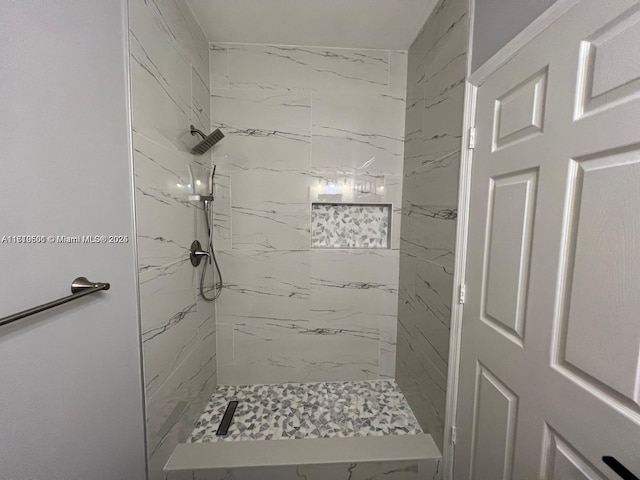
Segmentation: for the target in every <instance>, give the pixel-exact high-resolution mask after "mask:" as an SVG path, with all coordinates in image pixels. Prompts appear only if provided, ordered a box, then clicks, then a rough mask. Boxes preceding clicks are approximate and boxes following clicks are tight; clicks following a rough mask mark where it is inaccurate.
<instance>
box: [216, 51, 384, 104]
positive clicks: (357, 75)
mask: <svg viewBox="0 0 640 480" xmlns="http://www.w3.org/2000/svg"><path fill="white" fill-rule="evenodd" d="M227 46H228V52H229V85H230V86H231V87H233V88H253V89H255V88H259V89H264V90H313V91H360V92H379V93H385V92H388V90H389V52H388V51H383V50H355V49H338V48H315V47H295V46H276V45H247V44H227Z"/></svg>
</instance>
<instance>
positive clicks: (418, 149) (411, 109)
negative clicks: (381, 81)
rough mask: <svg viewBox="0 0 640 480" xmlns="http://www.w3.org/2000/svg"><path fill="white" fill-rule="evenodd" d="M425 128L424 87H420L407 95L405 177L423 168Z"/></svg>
mask: <svg viewBox="0 0 640 480" xmlns="http://www.w3.org/2000/svg"><path fill="white" fill-rule="evenodd" d="M423 127H424V87H423V86H422V85H420V86H417V87H415V88H411V89H410V90H409V92H408V93H407V102H406V111H405V137H404V164H403V173H404V175H405V176H407V175H409V174H410V173H411V172H413V171H414V170H416V169H417V168H419V167H421V166H422V164H423V162H424V154H425V152H424V150H423V142H422V138H423Z"/></svg>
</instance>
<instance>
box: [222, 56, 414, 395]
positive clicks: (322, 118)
mask: <svg viewBox="0 0 640 480" xmlns="http://www.w3.org/2000/svg"><path fill="white" fill-rule="evenodd" d="M210 65H211V121H212V126H211V128H216V127H219V128H220V129H222V131H223V132H224V133H225V135H226V137H225V138H224V139H223V140H222V141H221V142H220V143H219V144H218V145H216V147H215V150H214V152H213V161H214V163H216V164H217V165H218V184H217V186H216V188H217V191H216V203H215V213H216V222H215V223H216V244H217V246H218V249H219V253H218V258H219V260H220V265H221V268H222V273H223V276H224V278H225V289H224V290H223V292H222V295H221V297H220V299H219V301H218V304H217V310H216V312H217V315H216V316H217V322H218V331H217V333H218V368H219V377H218V378H219V381H220V383H222V384H247V383H278V382H286V381H298V382H302V381H329V380H359V379H370V378H379V377H393V376H394V372H395V333H396V310H397V280H398V279H397V272H398V247H399V232H400V230H399V226H400V225H399V223H400V222H399V220H400V219H399V206H400V189H401V174H402V157H403V138H404V106H405V86H406V52H396V51H386V50H350V49H333V48H312V47H295V46H294V47H285V46H276V45H250V44H212V45H211V47H210ZM372 158H373V159H374V160H375V161H373V162H371V163H370V164H369V165H368V166H366V167H364V168H359V167H362V165H363V164H365V162H367V161H369V160H370V159H372ZM359 179H360V180H362V179H367V180H369V181H376V182H378V184H379V185H380V186H381V187H384V188H383V189H382V190H381V192H383V193H381V194H380V195H368V196H356V198H355V200H356V201H360V202H376V203H392V204H393V205H394V207H395V214H394V215H393V225H392V232H391V248H390V249H372V250H367V249H362V250H317V249H311V248H310V245H311V238H310V237H311V235H310V224H311V218H310V217H311V213H310V205H311V202H313V201H316V200H318V198H319V195H320V194H322V193H323V191H324V190H325V188H326V187H327V184H328V183H330V182H333V183H335V184H336V191H338V190H340V192H341V193H342V194H343V201H344V200H345V199H347V198H351V199H354V197H353V195H352V193H353V192H352V190H350V187H349V186H345V182H347V184H348V182H350V181H352V182H353V181H358V180H359Z"/></svg>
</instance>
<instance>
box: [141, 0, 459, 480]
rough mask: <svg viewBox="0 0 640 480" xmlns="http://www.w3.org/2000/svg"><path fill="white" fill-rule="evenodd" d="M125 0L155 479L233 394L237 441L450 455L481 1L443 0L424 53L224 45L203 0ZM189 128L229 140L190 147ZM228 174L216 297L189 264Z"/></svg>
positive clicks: (217, 215) (418, 45)
mask: <svg viewBox="0 0 640 480" xmlns="http://www.w3.org/2000/svg"><path fill="white" fill-rule="evenodd" d="M129 4H130V6H129V9H130V26H129V27H130V45H131V46H130V48H131V58H130V64H131V72H132V73H131V75H132V82H131V83H132V85H131V89H132V103H133V119H132V120H133V121H132V123H133V138H134V154H135V157H134V170H135V182H136V215H137V228H138V260H139V274H140V284H141V290H140V302H141V312H142V328H143V332H142V342H143V348H144V370H145V391H146V403H147V437H148V456H149V470H150V478H161V471H162V468H163V466H164V465H165V463H166V461H167V458H168V457H169V455H170V454H171V452H172V451H173V450H174V447H175V446H176V445H177V444H178V443H183V442H186V441H187V440H188V439H190V440H191V441H196V442H202V440H203V438H204V437H205V436H206V435H209V434H210V430H211V429H212V428H213V425H214V424H215V423H217V421H219V417H220V416H221V414H222V411H221V410H223V406H224V405H226V401H228V400H229V399H231V398H232V397H233V398H236V399H238V400H239V401H240V402H241V404H242V399H243V398H244V399H245V401H246V402H249V403H251V404H252V405H255V408H253V409H251V408H250V409H248V410H247V409H246V404H245V405H244V408H245V410H244V411H243V410H242V408H243V407H242V406H241V407H239V411H238V414H237V417H238V418H237V421H238V423H237V426H239V427H240V428H242V426H243V425H244V428H243V431H244V433H243V432H242V431H240V430H236V431H235V433H234V432H230V437H234V435H235V437H236V439H243V438H244V439H256V438H260V439H263V438H268V439H273V438H292V435H291V432H292V431H293V432H294V435H293V437H295V436H296V435H295V432H298V433H299V432H300V431H302V430H305V429H306V430H309V431H308V432H307V433H306V438H317V437H334V436H337V437H340V436H347V437H348V436H352V435H365V436H367V435H382V434H387V435H388V434H390V433H391V434H392V435H391V436H393V435H395V434H410V435H416V434H422V432H425V433H426V434H430V435H431V436H432V437H433V439H434V440H435V442H436V443H437V444H438V445H439V446H440V448H442V442H443V425H444V396H445V389H446V381H445V379H446V366H447V356H448V339H449V327H448V321H449V312H450V306H451V290H452V285H451V283H452V264H453V245H454V236H455V219H456V208H457V207H456V205H457V200H456V198H457V176H458V165H459V158H460V137H461V125H462V99H463V91H464V85H463V84H464V72H465V68H464V66H465V62H466V54H465V47H466V42H467V35H468V33H467V32H468V24H467V23H468V22H467V9H466V8H467V4H466V2H463V1H462V0H441V1H440V2H439V3H438V4H437V5H436V6H435V8H434V11H433V13H432V14H431V17H430V19H429V20H428V22H427V24H426V25H425V27H424V28H423V30H422V31H421V33H420V35H419V36H418V38H417V39H416V42H415V43H414V45H412V47H411V48H410V49H409V51H408V52H406V51H390V50H366V49H342V48H322V47H309V46H291V45H256V44H237V43H208V42H207V40H206V38H205V36H204V34H203V33H202V30H201V29H200V27H199V25H198V23H197V21H196V19H195V17H194V15H193V13H192V12H191V9H190V8H189V6H188V4H187V3H186V1H185V0H177V1H175V2H170V1H164V0H158V1H152V0H132V1H130V2H129ZM407 88H408V90H407ZM190 124H193V125H195V126H196V127H197V128H199V129H201V130H205V131H210V130H214V129H216V128H220V130H221V131H222V132H223V133H224V135H225V138H224V139H223V140H222V141H221V142H220V143H218V144H217V145H215V146H214V147H213V149H212V150H211V153H209V152H208V153H206V154H205V155H203V156H197V155H193V154H191V152H190V149H191V147H192V146H193V145H195V143H197V141H198V139H197V138H194V137H192V136H191V135H190V133H189V125H190ZM212 164H215V165H216V174H215V182H214V191H213V194H214V197H215V200H214V203H213V206H214V225H213V245H214V247H215V250H216V256H217V259H218V262H219V264H220V269H221V271H222V276H223V281H224V288H223V291H222V294H221V296H220V297H219V298H218V299H217V300H216V302H215V303H209V302H206V301H205V300H204V299H203V298H201V296H200V295H199V293H198V288H197V287H198V283H199V275H200V272H201V270H200V269H194V268H193V267H192V265H191V263H190V261H189V246H190V244H191V242H192V241H193V240H194V239H198V240H200V242H201V243H202V244H203V245H206V243H207V231H206V225H205V223H204V213H203V208H202V204H201V203H199V202H197V201H190V200H189V199H188V196H189V194H192V193H194V192H195V193H205V192H206V189H207V181H208V177H209V175H210V169H211V166H212ZM212 270H213V269H209V270H208V272H209V273H208V274H207V278H206V279H205V284H206V285H207V288H208V289H211V288H212V285H213V283H214V279H213V277H211V273H210V272H211V271H212ZM397 337H398V338H397ZM396 338H397V339H396ZM396 359H397V360H396ZM394 379H397V381H398V383H397V384H396V382H395V380H394ZM335 382H338V383H335ZM398 384H399V386H400V387H399V388H398ZM265 385H266V386H265ZM269 385H271V386H270V387H269ZM287 385H288V387H287ZM320 392H324V393H322V394H320ZM212 394H213V396H212ZM403 394H404V395H403ZM385 395H390V396H391V397H393V398H395V399H396V400H394V401H393V402H392V405H394V406H395V407H394V408H395V410H394V409H393V408H392V409H391V410H388V411H387V410H385V408H383V404H382V403H380V400H381V399H384V398H386V397H385ZM274 396H275V397H274ZM405 396H406V400H405ZM260 397H270V398H271V400H272V402H274V403H273V404H267V405H264V404H262V406H260V405H261V404H260V402H259V400H258V399H259V398H260ZM250 398H253V401H250V400H249V399H250ZM279 398H281V400H282V402H287V401H288V402H289V403H288V406H289V407H290V408H289V410H291V412H292V417H291V419H290V420H286V421H280V423H278V422H277V421H275V420H273V418H271V417H269V415H272V414H273V413H274V412H275V411H276V410H277V409H278V405H280V406H282V404H280V403H278V401H277V399H279ZM327 399H333V400H334V401H335V402H334V406H335V404H339V405H343V406H344V408H342V407H341V408H342V409H341V410H340V411H339V412H333V413H331V408H330V404H331V402H330V401H328V400H327ZM358 399H361V400H362V402H361V403H358ZM407 401H408V403H407ZM354 402H355V404H354ZM205 405H207V407H206V408H205ZM291 405H293V406H294V407H295V406H296V405H298V407H296V408H294V407H291ZM376 406H377V407H376ZM376 408H377V410H376ZM203 411H204V414H203V415H202V418H200V422H198V426H199V427H200V433H202V432H205V433H202V434H201V435H200V434H199V433H198V432H199V431H198V428H196V430H193V431H192V429H193V427H194V425H195V424H196V421H197V420H198V417H199V416H200V415H201V414H202V413H203ZM259 412H261V413H260V415H262V417H261V418H262V420H263V422H253V420H256V418H257V415H258V413H259ZM296 412H297V413H298V414H299V415H297V414H296ZM310 412H311V413H310ZM385 412H386V413H385ZM414 414H415V417H414ZM293 417H295V420H294V419H293ZM416 418H417V420H418V422H419V425H418V423H417V422H416ZM320 419H324V420H323V421H321V420H320ZM272 420H273V421H272ZM355 420H358V421H357V422H355V423H354V421H355ZM365 420H366V421H365ZM247 421H248V423H247ZM270 422H271V423H270ZM305 422H306V423H305ZM349 422H351V423H350V425H351V426H350V427H347V426H346V425H347V424H348V423H349ZM285 424H286V425H285ZM303 424H304V426H303ZM256 425H258V426H259V427H260V426H262V425H266V426H264V430H262V431H261V432H258V433H256V430H255V427H256ZM249 426H251V428H249V430H250V431H249V432H247V431H246V429H247V428H248V427H249ZM251 429H254V430H251ZM291 429H293V430H291ZM301 429H302V430H301ZM403 429H405V430H406V431H405V430H403ZM258 430H259V428H258ZM306 430H305V431H306ZM314 432H315V433H314ZM354 432H355V433H354ZM239 437H243V438H239ZM222 443H229V442H222ZM411 465H413V464H411ZM408 468H409V467H408ZM416 468H417V467H416ZM414 470H415V468H414V467H413V466H411V467H410V468H409V470H408V471H409V473H408V474H407V475H413V477H411V476H403V477H397V478H416V477H415V473H416V472H417V470H415V471H414ZM176 478H177V477H176ZM189 478H191V477H189ZM310 478H311V477H310ZM393 478H395V477H393Z"/></svg>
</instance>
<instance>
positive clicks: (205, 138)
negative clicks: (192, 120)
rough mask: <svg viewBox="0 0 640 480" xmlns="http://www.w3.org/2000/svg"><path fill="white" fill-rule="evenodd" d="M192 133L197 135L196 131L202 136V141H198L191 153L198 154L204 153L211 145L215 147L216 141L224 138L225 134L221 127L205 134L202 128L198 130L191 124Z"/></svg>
mask: <svg viewBox="0 0 640 480" xmlns="http://www.w3.org/2000/svg"><path fill="white" fill-rule="evenodd" d="M189 128H190V131H191V135H195V134H196V133H197V134H198V135H200V136H201V137H202V140H201V141H200V143H198V144H197V145H196V146H195V147H193V148H192V149H191V153H195V154H196V155H202V154H203V153H205V152H206V151H207V150H209V149H210V148H211V147H213V146H214V145H215V144H216V143H218V142H219V141H220V140H222V139H223V138H224V134H223V133H222V132H221V131H220V129H219V128H216V129H215V130H214V131H213V132H212V133H211V134H209V135H205V134H204V133H203V132H202V131H201V130H198V129H197V128H196V127H194V126H193V125H189Z"/></svg>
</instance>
